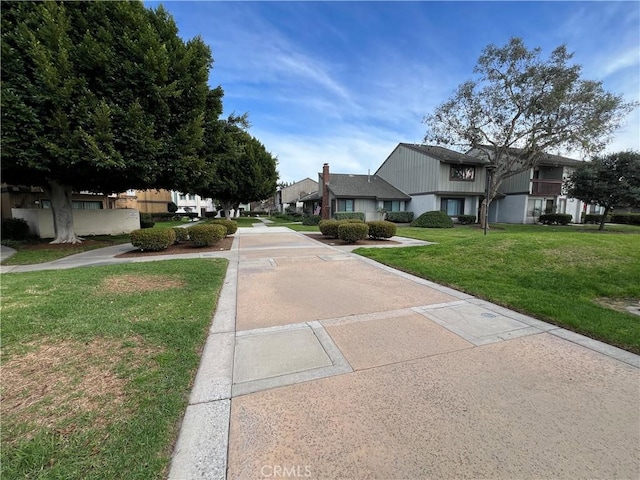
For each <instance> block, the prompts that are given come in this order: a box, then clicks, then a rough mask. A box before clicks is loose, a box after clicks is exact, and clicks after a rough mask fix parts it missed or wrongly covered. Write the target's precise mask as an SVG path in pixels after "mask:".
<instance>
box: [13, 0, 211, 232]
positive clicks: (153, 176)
mask: <svg viewBox="0 0 640 480" xmlns="http://www.w3.org/2000/svg"><path fill="white" fill-rule="evenodd" d="M211 64H212V58H211V52H210V50H209V48H208V47H207V45H206V44H205V43H204V42H203V41H202V40H201V39H200V38H194V39H192V40H189V41H186V42H185V41H184V40H182V39H181V38H180V37H179V36H178V30H177V27H176V25H175V22H174V21H173V19H172V18H171V16H170V15H169V14H168V13H167V12H166V11H165V10H164V9H163V8H162V7H159V8H158V9H156V10H151V9H147V8H145V7H144V5H143V4H142V3H141V2H138V1H133V2H54V1H48V2H3V4H2V67H1V68H2V105H1V106H2V145H1V147H2V175H3V181H5V182H9V183H13V184H23V185H34V186H40V187H42V188H43V189H44V191H45V192H46V193H47V195H48V196H49V198H50V200H51V205H52V209H53V218H54V225H55V230H56V238H55V239H54V243H59V242H77V241H79V240H80V239H79V238H78V237H77V236H76V235H75V233H74V230H73V217H72V210H71V205H72V204H71V194H72V192H73V191H79V190H90V191H94V192H102V193H104V194H109V193H114V192H120V191H123V190H126V189H129V188H135V189H147V188H168V189H180V188H181V187H185V186H187V185H189V184H191V183H192V182H193V179H194V176H197V175H198V174H200V173H201V172H202V171H204V169H205V167H206V162H205V161H204V158H203V157H202V155H201V149H202V145H203V133H204V128H203V121H204V113H205V104H206V100H207V95H208V94H209V87H208V84H207V83H208V78H209V71H210V68H211ZM213 94H217V95H219V96H220V97H221V95H222V91H221V90H220V89H218V90H215V91H214V93H213ZM210 95H211V94H210ZM219 110H221V109H220V108H219V109H218V113H219Z"/></svg>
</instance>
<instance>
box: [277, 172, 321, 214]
mask: <svg viewBox="0 0 640 480" xmlns="http://www.w3.org/2000/svg"><path fill="white" fill-rule="evenodd" d="M317 191H318V182H316V181H314V180H311V179H310V178H305V179H304V180H300V181H298V182H296V183H294V184H292V185H289V186H287V187H284V188H281V189H280V190H278V191H277V192H276V198H275V206H276V209H277V210H278V211H279V212H284V211H285V210H286V209H287V208H290V209H294V210H296V211H298V210H299V211H301V210H302V207H303V203H302V202H301V199H302V198H303V197H306V196H307V195H309V194H310V193H313V192H317Z"/></svg>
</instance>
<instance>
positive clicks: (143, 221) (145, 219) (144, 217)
mask: <svg viewBox="0 0 640 480" xmlns="http://www.w3.org/2000/svg"><path fill="white" fill-rule="evenodd" d="M155 224H156V222H154V221H153V219H152V218H151V214H149V213H141V214H140V228H153V226H154V225H155Z"/></svg>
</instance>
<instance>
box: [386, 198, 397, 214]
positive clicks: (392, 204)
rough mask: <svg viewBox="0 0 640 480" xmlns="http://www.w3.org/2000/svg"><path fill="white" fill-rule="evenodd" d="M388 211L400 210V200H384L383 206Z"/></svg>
mask: <svg viewBox="0 0 640 480" xmlns="http://www.w3.org/2000/svg"><path fill="white" fill-rule="evenodd" d="M382 208H384V209H385V210H386V211H387V212H399V211H400V201H399V200H387V201H385V202H384V204H383V207H382Z"/></svg>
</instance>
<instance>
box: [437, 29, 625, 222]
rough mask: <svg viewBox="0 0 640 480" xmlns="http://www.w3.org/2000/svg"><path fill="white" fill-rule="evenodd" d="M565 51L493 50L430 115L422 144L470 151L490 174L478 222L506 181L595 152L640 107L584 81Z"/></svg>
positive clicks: (512, 44) (513, 43)
mask: <svg viewBox="0 0 640 480" xmlns="http://www.w3.org/2000/svg"><path fill="white" fill-rule="evenodd" d="M571 58H572V54H571V53H569V52H567V49H566V47H565V46H560V47H558V48H556V49H555V50H554V51H553V52H552V53H551V55H550V56H549V57H548V58H543V57H542V55H541V50H540V48H534V49H532V50H529V49H528V48H527V47H526V46H525V45H524V43H523V41H522V39H520V38H512V39H511V40H510V41H509V43H507V44H506V45H505V46H502V47H499V46H495V45H489V46H488V47H486V48H485V49H484V51H483V52H482V54H481V56H480V58H479V60H478V63H477V65H476V67H475V69H474V73H475V74H476V76H475V78H474V79H472V80H469V81H467V82H465V83H463V84H462V85H460V86H459V87H458V88H457V90H456V91H455V93H454V94H453V95H452V97H451V98H450V99H449V100H447V101H446V102H444V103H443V104H441V105H440V106H438V107H437V108H436V109H435V111H434V112H433V113H431V114H429V115H427V116H426V117H425V119H424V123H426V125H427V132H426V135H425V139H424V141H425V142H435V143H437V144H443V145H451V146H454V147H458V148H463V149H466V150H470V151H471V152H473V154H474V155H478V156H481V157H483V158H485V159H486V160H487V161H488V164H489V166H490V168H491V169H492V170H493V174H492V176H491V183H490V185H489V196H488V199H485V201H484V202H483V208H482V214H481V218H482V221H483V222H484V219H485V215H484V212H485V211H486V208H487V207H488V205H489V203H490V202H491V200H493V198H494V197H495V196H496V194H497V192H498V189H499V187H500V185H501V183H502V182H503V181H504V180H505V179H506V178H508V177H510V176H512V175H516V174H518V173H520V172H523V171H526V170H528V169H530V168H531V167H534V166H535V165H536V164H537V163H538V161H539V160H540V159H541V158H542V157H543V156H544V154H545V153H555V152H556V151H558V150H571V151H576V150H577V151H581V152H584V153H586V154H591V153H596V152H598V151H600V150H601V149H602V148H603V146H604V145H605V144H606V143H607V142H608V141H609V139H610V137H611V135H612V134H613V132H614V131H615V130H616V129H617V128H618V127H619V126H620V123H621V121H622V120H623V119H624V117H625V116H626V115H627V114H628V113H629V112H630V111H631V110H632V109H633V108H634V107H635V106H636V104H634V103H627V102H625V101H624V100H623V98H622V97H621V96H620V95H615V94H612V93H609V92H606V91H605V90H604V88H603V86H602V83H601V82H597V81H592V80H584V79H581V78H580V72H581V67H580V65H575V64H571V63H570V61H571Z"/></svg>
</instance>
